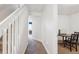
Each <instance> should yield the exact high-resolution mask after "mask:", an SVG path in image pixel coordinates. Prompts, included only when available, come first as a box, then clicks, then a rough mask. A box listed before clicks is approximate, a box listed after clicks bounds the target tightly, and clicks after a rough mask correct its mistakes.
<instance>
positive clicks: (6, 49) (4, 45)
mask: <svg viewBox="0 0 79 59" xmlns="http://www.w3.org/2000/svg"><path fill="white" fill-rule="evenodd" d="M2 40H3V41H2V42H3V44H2V45H3V52H2V53H3V54H7V53H8V48H7V47H8V42H7V40H8V30H7V29H5V30H4V32H3V39H2Z"/></svg>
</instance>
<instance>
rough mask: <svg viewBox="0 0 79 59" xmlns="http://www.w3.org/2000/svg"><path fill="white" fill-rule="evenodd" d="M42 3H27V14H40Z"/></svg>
mask: <svg viewBox="0 0 79 59" xmlns="http://www.w3.org/2000/svg"><path fill="white" fill-rule="evenodd" d="M44 6H45V5H44V4H28V5H27V7H28V10H29V14H30V15H34V16H40V15H41V13H42V11H43V8H44Z"/></svg>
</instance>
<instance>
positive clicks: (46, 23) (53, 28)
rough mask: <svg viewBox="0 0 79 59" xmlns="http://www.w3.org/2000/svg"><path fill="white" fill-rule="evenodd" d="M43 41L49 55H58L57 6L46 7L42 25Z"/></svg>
mask: <svg viewBox="0 0 79 59" xmlns="http://www.w3.org/2000/svg"><path fill="white" fill-rule="evenodd" d="M41 28H42V29H41V39H42V40H41V41H42V43H43V45H44V47H45V48H46V50H47V52H48V53H57V51H58V50H57V49H58V48H57V47H58V46H57V5H46V6H45V8H44V10H43V15H42V23H41Z"/></svg>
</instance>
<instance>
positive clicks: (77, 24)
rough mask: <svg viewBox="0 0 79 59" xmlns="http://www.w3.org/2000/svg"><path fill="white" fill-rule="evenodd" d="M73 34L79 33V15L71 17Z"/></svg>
mask: <svg viewBox="0 0 79 59" xmlns="http://www.w3.org/2000/svg"><path fill="white" fill-rule="evenodd" d="M70 23H71V32H75V31H78V32H79V13H76V14H73V15H71V20H70Z"/></svg>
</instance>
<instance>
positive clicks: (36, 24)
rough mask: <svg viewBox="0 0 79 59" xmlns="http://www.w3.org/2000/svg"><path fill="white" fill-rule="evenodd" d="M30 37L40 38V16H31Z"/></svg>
mask: <svg viewBox="0 0 79 59" xmlns="http://www.w3.org/2000/svg"><path fill="white" fill-rule="evenodd" d="M32 17H33V18H32V19H33V21H32V22H33V23H32V37H33V39H35V40H38V41H40V40H41V18H40V16H32Z"/></svg>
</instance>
